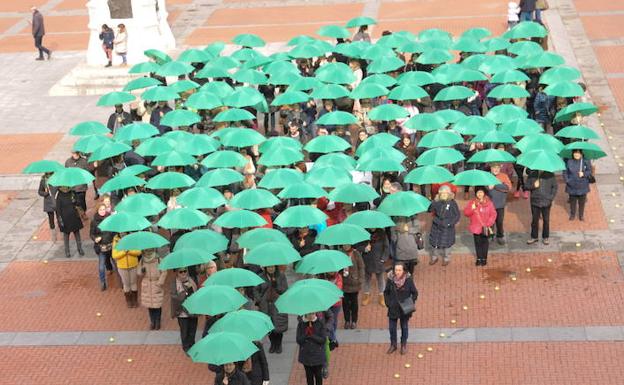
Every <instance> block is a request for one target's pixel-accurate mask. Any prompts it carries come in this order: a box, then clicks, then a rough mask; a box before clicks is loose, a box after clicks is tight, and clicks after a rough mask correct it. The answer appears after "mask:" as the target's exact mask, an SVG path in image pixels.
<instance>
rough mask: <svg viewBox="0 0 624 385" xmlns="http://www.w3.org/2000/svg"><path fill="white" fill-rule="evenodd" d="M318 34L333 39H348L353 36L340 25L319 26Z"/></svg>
mask: <svg viewBox="0 0 624 385" xmlns="http://www.w3.org/2000/svg"><path fill="white" fill-rule="evenodd" d="M316 34H317V35H319V36H323V37H330V38H332V39H346V38H350V37H351V33H350V32H349V30H348V29H346V28H345V27H342V26H339V25H325V26H323V27H321V28H319V30H318V31H317V32H316Z"/></svg>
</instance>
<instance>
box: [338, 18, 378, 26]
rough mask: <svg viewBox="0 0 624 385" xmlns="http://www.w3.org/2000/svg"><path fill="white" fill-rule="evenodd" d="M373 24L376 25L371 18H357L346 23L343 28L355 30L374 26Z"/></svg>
mask: <svg viewBox="0 0 624 385" xmlns="http://www.w3.org/2000/svg"><path fill="white" fill-rule="evenodd" d="M375 24H377V21H376V20H375V19H373V18H372V17H367V16H358V17H354V18H353V19H350V20H349V21H347V24H346V25H345V26H346V27H347V28H356V27H361V26H365V25H375Z"/></svg>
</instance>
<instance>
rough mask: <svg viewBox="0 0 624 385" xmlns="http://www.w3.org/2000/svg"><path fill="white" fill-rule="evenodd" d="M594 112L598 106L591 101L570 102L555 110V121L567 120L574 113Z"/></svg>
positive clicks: (585, 113) (585, 114)
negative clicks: (557, 110)
mask: <svg viewBox="0 0 624 385" xmlns="http://www.w3.org/2000/svg"><path fill="white" fill-rule="evenodd" d="M594 112H598V107H596V106H595V105H593V104H591V103H572V104H570V105H568V106H566V107H564V108H562V109H561V110H559V112H557V114H556V115H555V122H556V123H557V122H569V121H570V120H572V118H574V117H575V116H576V114H580V115H582V116H588V115H591V114H593V113H594Z"/></svg>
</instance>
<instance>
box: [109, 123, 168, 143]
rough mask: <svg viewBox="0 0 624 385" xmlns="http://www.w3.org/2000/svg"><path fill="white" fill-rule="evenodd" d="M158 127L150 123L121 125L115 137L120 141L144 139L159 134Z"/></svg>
mask: <svg viewBox="0 0 624 385" xmlns="http://www.w3.org/2000/svg"><path fill="white" fill-rule="evenodd" d="M158 134H159V132H158V128H156V127H154V126H153V125H151V124H149V123H142V122H141V123H138V122H135V123H130V124H126V125H125V126H121V127H119V128H118V129H117V131H116V132H115V135H114V136H113V139H114V140H116V141H118V142H132V141H133V140H143V139H147V138H151V137H152V136H155V135H158Z"/></svg>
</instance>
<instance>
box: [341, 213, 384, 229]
mask: <svg viewBox="0 0 624 385" xmlns="http://www.w3.org/2000/svg"><path fill="white" fill-rule="evenodd" d="M342 223H347V224H350V225H357V226H361V227H364V228H368V229H381V228H384V227H392V226H394V225H395V223H394V221H393V220H392V218H390V217H389V216H388V215H386V214H384V213H382V212H380V211H373V210H364V211H358V212H356V213H353V214H351V215H349V216H348V217H347V219H345V220H344V222H342Z"/></svg>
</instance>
